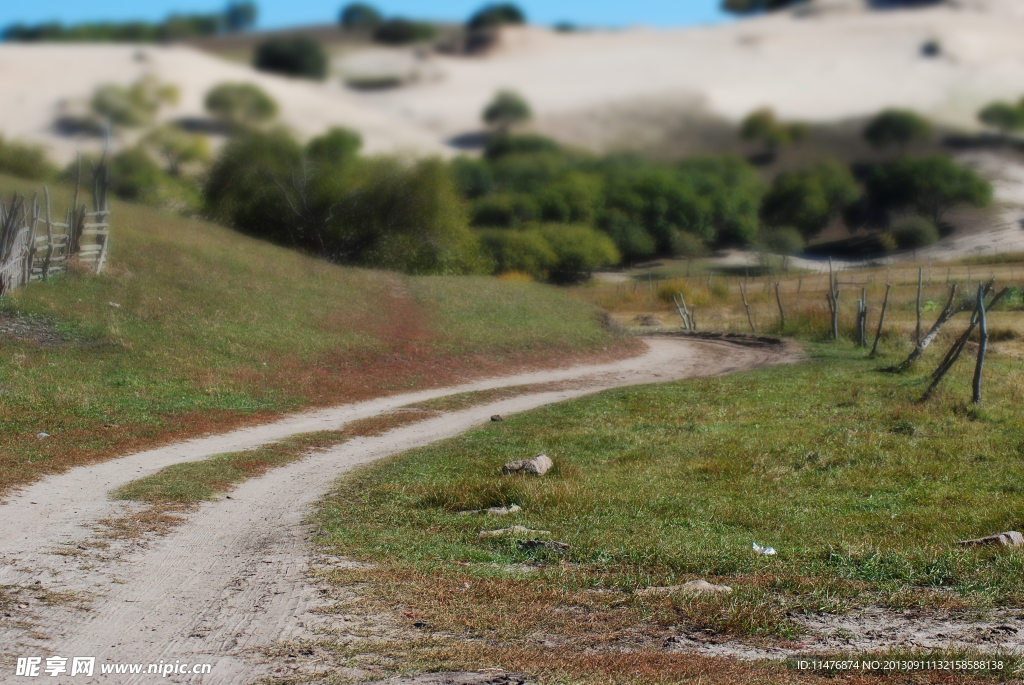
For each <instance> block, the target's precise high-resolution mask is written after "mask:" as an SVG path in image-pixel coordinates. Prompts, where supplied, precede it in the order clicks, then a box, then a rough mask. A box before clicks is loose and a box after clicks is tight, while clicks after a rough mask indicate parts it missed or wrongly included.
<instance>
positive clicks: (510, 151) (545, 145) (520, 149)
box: [484, 133, 561, 160]
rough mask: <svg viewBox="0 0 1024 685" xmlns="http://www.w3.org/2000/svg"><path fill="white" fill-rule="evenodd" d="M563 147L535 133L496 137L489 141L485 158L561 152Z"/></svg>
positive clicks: (485, 150)
mask: <svg viewBox="0 0 1024 685" xmlns="http://www.w3.org/2000/svg"><path fill="white" fill-rule="evenodd" d="M560 150H561V147H560V146H559V145H558V143H556V142H555V141H553V140H551V139H550V138H547V137H545V136H540V135H537V134H535V133H523V134H519V135H512V134H505V135H499V136H494V137H493V138H491V139H490V140H488V141H487V147H486V148H485V149H484V157H486V158H487V159H490V160H496V159H499V158H501V157H504V156H505V155H514V154H533V153H538V152H559V151H560Z"/></svg>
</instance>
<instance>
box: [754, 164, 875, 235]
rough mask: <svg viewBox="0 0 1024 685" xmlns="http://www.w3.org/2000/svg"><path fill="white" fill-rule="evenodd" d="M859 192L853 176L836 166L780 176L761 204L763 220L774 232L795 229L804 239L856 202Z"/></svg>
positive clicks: (825, 165) (825, 166)
mask: <svg viewBox="0 0 1024 685" xmlns="http://www.w3.org/2000/svg"><path fill="white" fill-rule="evenodd" d="M859 195H860V189H859V188H858V186H857V182H856V181H855V180H854V178H853V176H852V175H851V174H850V172H849V171H848V170H847V169H846V168H844V167H843V166H841V165H839V164H836V163H834V162H823V163H821V164H818V165H817V166H815V167H813V168H811V169H805V170H800V171H789V172H785V173H782V174H779V175H778V176H777V177H776V179H775V182H774V183H773V184H772V187H771V189H770V190H769V191H768V193H767V194H766V195H765V196H764V200H763V202H762V204H761V219H762V220H763V221H764V223H765V224H767V225H768V226H772V227H775V228H781V227H793V228H795V229H797V230H798V231H799V232H800V233H801V234H802V235H803V236H804V237H805V238H808V239H809V238H812V237H814V236H815V235H817V234H818V233H820V232H821V231H822V230H823V229H824V228H825V227H826V226H827V225H828V223H829V221H830V220H831V219H832V218H833V217H835V216H838V215H839V214H840V213H842V212H843V211H844V210H845V209H846V208H847V207H849V206H850V205H852V204H853V203H854V202H856V200H857V198H858V196H859Z"/></svg>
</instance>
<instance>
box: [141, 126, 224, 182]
mask: <svg viewBox="0 0 1024 685" xmlns="http://www.w3.org/2000/svg"><path fill="white" fill-rule="evenodd" d="M141 144H142V145H143V146H144V147H146V148H148V149H150V150H152V151H153V152H155V153H156V154H157V155H158V156H159V157H162V158H163V159H164V161H166V162H167V171H168V172H169V173H170V174H171V175H172V176H178V175H179V174H180V173H181V165H182V164H189V163H191V162H205V161H207V160H209V158H210V144H209V142H208V141H207V140H206V137H205V136H201V135H197V134H192V133H189V132H187V131H184V130H182V129H181V128H179V127H177V126H173V125H170V124H167V125H164V126H159V127H157V128H155V129H153V130H152V131H150V132H149V133H148V134H146V136H145V137H144V138H143V139H142V141H141Z"/></svg>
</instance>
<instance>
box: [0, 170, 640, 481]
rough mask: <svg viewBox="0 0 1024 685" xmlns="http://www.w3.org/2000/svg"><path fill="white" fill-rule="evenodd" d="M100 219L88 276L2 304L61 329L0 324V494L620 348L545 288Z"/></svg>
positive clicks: (160, 217) (117, 214) (140, 210)
mask: <svg viewBox="0 0 1024 685" xmlns="http://www.w3.org/2000/svg"><path fill="white" fill-rule="evenodd" d="M0 188H3V189H4V190H5V191H6V192H11V191H19V192H27V193H30V192H31V191H32V190H34V189H36V188H35V187H34V186H31V185H29V184H26V183H25V182H23V181H18V180H16V179H13V178H9V177H0ZM67 195H68V193H67V191H66V189H56V190H55V192H54V205H55V206H57V207H60V206H63V205H64V204H65V203H68V201H69V198H68V197H67ZM112 216H113V218H112V225H113V234H112V238H111V252H110V258H109V261H108V266H107V268H106V269H105V272H104V273H103V274H102V275H101V276H99V277H94V276H91V275H81V274H79V275H69V276H66V277H61V278H55V279H52V280H51V282H49V283H45V284H44V283H34V284H32V285H31V286H30V287H28V288H26V289H22V290H19V291H15V292H12V293H10V294H9V295H6V296H5V297H4V298H3V300H2V301H0V317H4V321H7V322H11V321H14V322H18V323H24V324H33V325H36V326H42V327H43V328H48V329H51V332H52V331H56V332H57V333H59V334H60V335H62V336H63V337H64V338H66V340H65V341H64V342H63V343H61V344H57V345H41V344H38V343H37V342H35V341H32V340H27V339H18V338H15V337H0V349H2V351H3V354H2V356H0V426H2V429H0V492H2V491H4V490H6V489H8V488H10V487H11V486H14V485H18V484H21V483H25V482H28V481H30V480H32V479H33V478H35V477H37V476H38V475H39V474H43V473H55V472H59V471H62V470H64V469H66V468H68V467H69V466H73V465H76V464H81V463H86V462H89V461H94V460H98V459H103V458H106V457H109V456H111V455H114V454H122V453H125V452H128V451H130V450H135V449H139V448H141V447H144V446H148V445H152V444H157V443H161V442H166V441H168V440H171V439H176V438H182V437H186V436H189V435H196V434H201V433H204V432H208V431H214V430H223V429H226V428H228V427H231V426H236V425H239V424H241V423H244V422H256V421H264V420H268V419H269V418H272V417H273V416H275V415H278V414H279V413H280V412H284V411H292V410H296V409H300V408H302V407H308V406H316V405H326V404H332V403H341V402H349V401H353V400H359V399H364V398H367V397H371V396H375V395H381V394H386V393H389V392H396V391H401V390H406V389H412V388H424V387H430V386H439V385H444V384H447V383H450V382H452V381H456V380H459V379H462V378H467V377H470V376H479V375H482V374H489V373H497V372H503V371H509V370H513V369H516V368H521V367H523V366H531V365H545V364H554V363H556V362H558V361H565V360H566V359H567V358H569V357H574V358H580V359H583V358H587V357H588V356H589V357H605V356H609V355H612V356H614V355H621V354H626V353H629V350H630V349H633V348H634V343H633V342H632V341H631V340H630V339H628V338H626V337H624V336H622V335H620V334H616V333H614V332H611V331H609V330H607V328H606V327H605V326H604V325H603V324H602V321H601V319H600V317H599V316H598V311H597V309H596V308H594V307H592V306H588V305H586V304H583V303H579V302H578V301H576V300H573V299H572V298H570V297H568V296H567V295H566V294H565V293H564V292H562V291H559V290H557V289H555V288H551V287H547V286H543V285H539V284H531V283H515V282H506V281H501V280H498V279H494V278H486V277H406V276H402V275H397V274H393V273H385V272H378V271H369V270H363V269H354V268H342V267H338V266H335V265H332V264H329V263H326V262H323V261H321V260H317V259H314V258H311V257H307V256H304V255H302V254H299V253H297V252H295V251H292V250H287V249H283V248H279V247H275V246H273V245H269V244H267V243H264V242H261V241H257V240H253V239H251V238H248V237H245V236H242V235H240V234H238V233H236V232H234V231H231V230H228V229H225V228H222V227H219V226H216V225H212V224H209V223H204V222H201V221H197V220H191V219H186V218H183V217H179V216H175V215H171V214H168V213H164V212H159V211H157V210H153V209H149V208H145V207H140V206H133V205H130V204H126V203H121V202H114V204H113V215H112ZM41 432H45V433H48V434H49V435H50V437H48V438H44V439H39V438H37V437H36V435H37V433H41Z"/></svg>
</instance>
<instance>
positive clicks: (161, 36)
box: [2, 2, 258, 43]
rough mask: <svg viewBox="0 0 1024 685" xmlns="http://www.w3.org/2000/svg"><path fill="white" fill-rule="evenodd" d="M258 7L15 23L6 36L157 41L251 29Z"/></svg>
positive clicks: (32, 39)
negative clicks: (157, 17)
mask: <svg viewBox="0 0 1024 685" xmlns="http://www.w3.org/2000/svg"><path fill="white" fill-rule="evenodd" d="M257 16H258V11H257V7H256V5H255V4H254V3H252V2H235V3H231V4H229V5H228V6H227V7H226V8H225V9H224V11H223V12H216V13H213V14H172V15H170V16H169V17H167V18H166V19H164V20H163V21H162V22H159V23H151V22H143V21H132V22H96V23H82V24H72V25H70V26H65V25H64V24H62V23H60V22H49V23H43V24H35V25H32V26H28V25H26V24H12V25H11V26H8V27H7V28H5V29H4V30H3V33H2V35H3V39H4V40H5V41H12V42H36V41H94V42H129V43H154V42H166V41H172V40H181V39H186V38H198V37H201V36H213V35H217V34H221V33H235V32H239V31H247V30H249V29H251V28H252V27H253V26H255V25H256V19H257Z"/></svg>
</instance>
